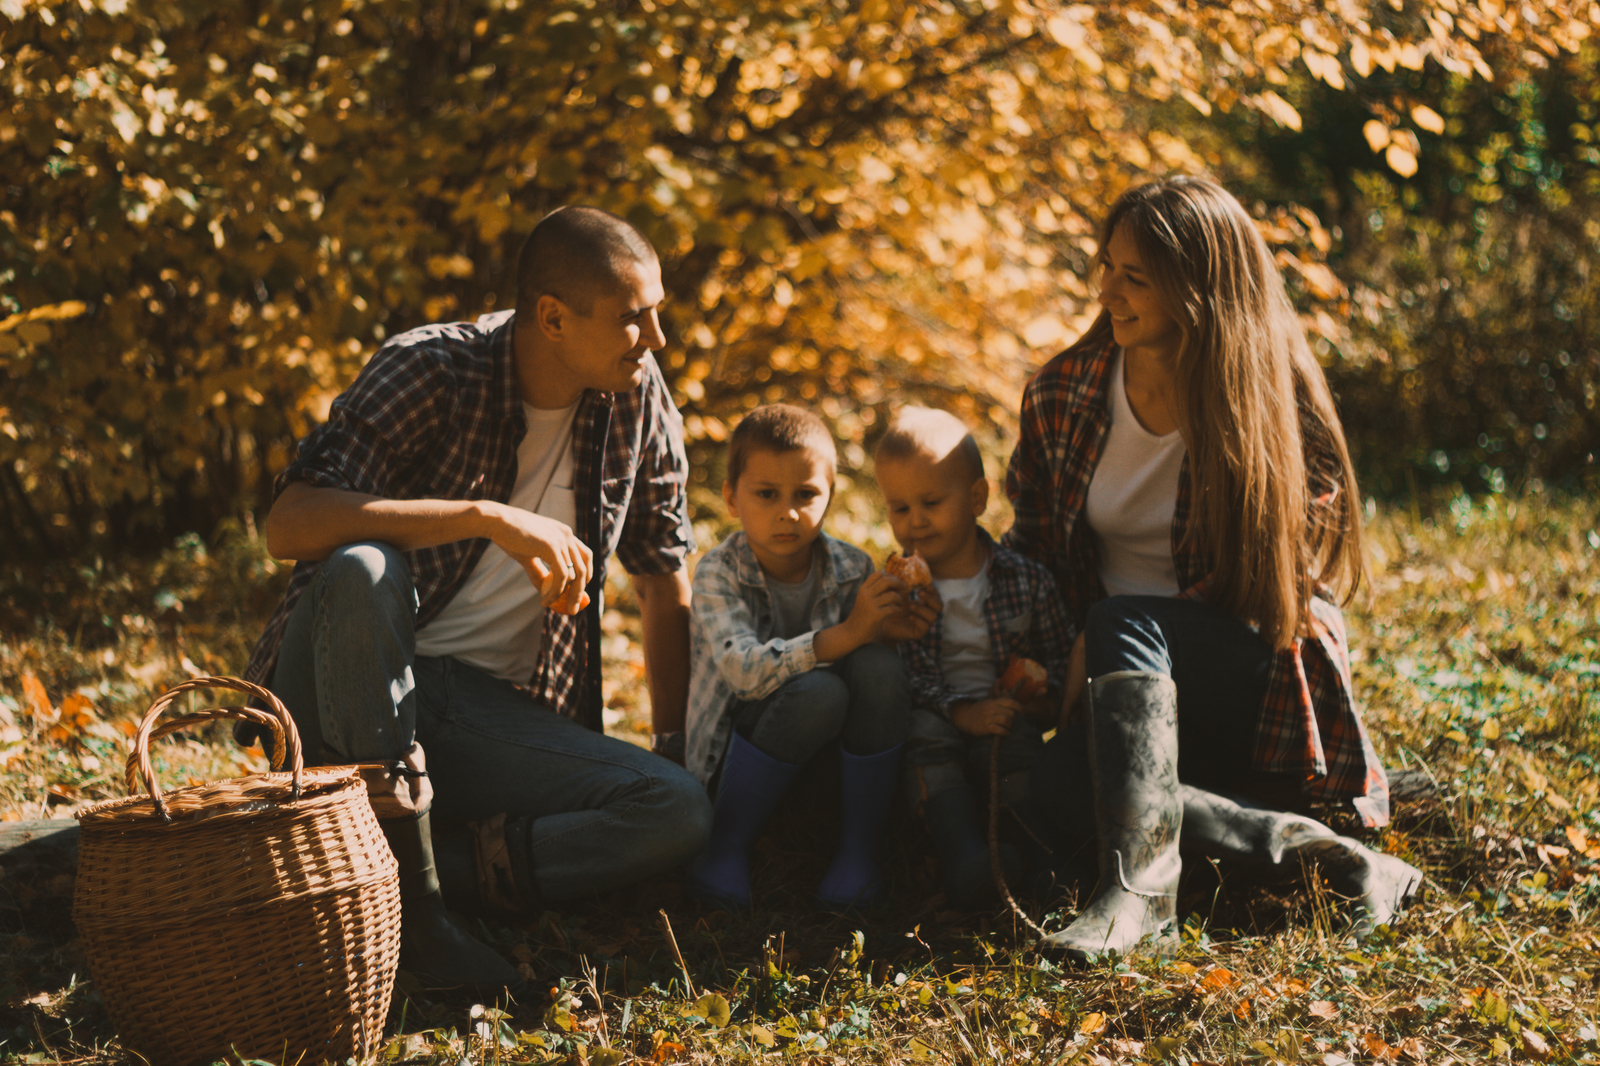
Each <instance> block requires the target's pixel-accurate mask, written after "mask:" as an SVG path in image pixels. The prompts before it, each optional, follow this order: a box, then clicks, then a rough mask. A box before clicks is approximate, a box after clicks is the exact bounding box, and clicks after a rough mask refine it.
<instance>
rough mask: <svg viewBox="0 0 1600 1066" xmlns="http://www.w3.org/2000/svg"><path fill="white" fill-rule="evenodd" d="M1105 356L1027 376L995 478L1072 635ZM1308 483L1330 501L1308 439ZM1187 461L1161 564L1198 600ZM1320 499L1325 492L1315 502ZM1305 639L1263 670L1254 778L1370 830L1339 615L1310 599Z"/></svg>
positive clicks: (1205, 560)
mask: <svg viewBox="0 0 1600 1066" xmlns="http://www.w3.org/2000/svg"><path fill="white" fill-rule="evenodd" d="M1115 352H1116V349H1115V346H1113V345H1111V344H1107V345H1106V346H1105V347H1104V348H1102V349H1100V350H1099V351H1077V352H1074V351H1071V350H1069V351H1067V352H1063V353H1061V354H1060V355H1058V356H1056V357H1055V358H1054V359H1052V360H1050V362H1048V363H1046V364H1045V365H1044V367H1043V368H1041V369H1040V370H1039V372H1038V373H1037V374H1035V375H1034V377H1033V380H1031V381H1030V382H1029V383H1028V387H1027V390H1026V391H1025V392H1024V393H1023V398H1022V432H1021V437H1020V439H1019V440H1018V443H1017V447H1016V450H1015V451H1014V452H1013V453H1012V455H1011V463H1010V465H1009V467H1008V469H1007V471H1006V495H1008V496H1009V497H1010V498H1011V504H1012V507H1013V509H1014V511H1015V518H1014V519H1013V524H1012V526H1011V529H1010V530H1009V531H1008V532H1007V533H1006V535H1005V537H1004V538H1003V539H1004V542H1005V544H1006V545H1007V546H1009V547H1011V548H1015V549H1016V550H1017V551H1019V552H1021V553H1022V554H1024V555H1026V556H1028V557H1029V558H1032V559H1037V560H1039V561H1041V562H1043V563H1044V564H1045V565H1047V566H1048V567H1049V568H1050V570H1051V571H1052V572H1053V573H1054V574H1055V577H1056V582H1057V584H1058V585H1059V586H1060V589H1061V595H1062V598H1063V599H1064V600H1065V602H1066V608H1067V615H1068V618H1069V623H1070V628H1071V634H1072V636H1074V637H1075V636H1076V633H1077V629H1078V628H1079V627H1081V626H1082V625H1083V619H1084V616H1085V615H1086V614H1087V612H1088V610H1089V607H1090V606H1091V605H1092V604H1094V603H1095V602H1096V601H1097V600H1100V599H1103V598H1104V597H1105V595H1106V592H1105V587H1104V586H1103V585H1102V584H1101V583H1100V576H1099V558H1098V552H1097V549H1096V545H1095V538H1094V533H1093V531H1092V530H1091V529H1090V528H1089V523H1088V522H1087V521H1084V520H1083V514H1084V506H1085V503H1086V501H1087V499H1088V495H1089V482H1090V479H1091V478H1093V476H1094V470H1095V466H1096V465H1097V464H1098V463H1099V461H1100V453H1101V450H1102V449H1103V448H1104V446H1105V439H1106V434H1107V433H1108V432H1109V431H1110V429H1111V414H1110V411H1109V410H1108V409H1107V406H1106V404H1107V397H1108V395H1109V389H1110V371H1111V367H1112V366H1113V365H1115V360H1114V359H1113V358H1112V357H1113V355H1114V354H1115ZM1307 463H1308V466H1310V468H1311V474H1310V476H1311V477H1312V478H1313V481H1314V483H1315V484H1317V485H1318V486H1319V487H1324V488H1327V489H1328V490H1329V491H1335V490H1333V489H1332V488H1331V487H1332V486H1333V485H1335V484H1336V482H1334V481H1333V479H1332V478H1331V477H1330V476H1329V473H1328V470H1329V467H1330V463H1331V460H1330V459H1329V452H1328V451H1327V450H1326V449H1324V448H1319V447H1318V446H1317V445H1316V442H1315V441H1308V445H1307ZM1191 491H1192V488H1191V483H1190V480H1189V462H1188V458H1187V456H1185V458H1184V462H1183V466H1182V468H1181V470H1180V472H1179V475H1178V498H1177V505H1176V508H1175V510H1174V512H1173V516H1172V558H1173V562H1174V564H1175V565H1176V568H1177V574H1178V586H1179V588H1181V589H1183V592H1182V593H1181V595H1184V596H1189V597H1194V598H1202V597H1203V596H1204V591H1205V581H1206V577H1207V575H1208V574H1209V573H1210V571H1211V563H1210V560H1209V557H1208V556H1207V554H1206V552H1205V551H1204V550H1203V549H1202V548H1201V547H1200V546H1199V545H1198V544H1196V543H1195V541H1196V539H1197V538H1191V537H1190V536H1189V531H1190V526H1189V515H1190V508H1191V503H1192V501H1191ZM1329 498H1331V497H1330V496H1329V495H1328V492H1326V491H1325V492H1324V493H1323V494H1322V496H1321V502H1325V501H1326V500H1327V499H1329ZM1311 615H1312V630H1313V631H1312V636H1311V637H1310V638H1309V639H1306V640H1297V641H1296V642H1295V646H1294V647H1293V648H1289V649H1285V650H1284V651H1281V652H1279V653H1278V654H1277V655H1276V657H1275V658H1274V659H1273V662H1272V665H1271V667H1270V669H1269V671H1268V678H1267V696H1266V699H1265V701H1264V702H1263V705H1262V708H1261V718H1260V721H1259V724H1258V726H1257V729H1256V736H1255V749H1254V763H1255V766H1256V767H1257V768H1258V769H1260V770H1263V771H1267V772H1273V773H1293V774H1298V775H1300V777H1301V778H1302V780H1304V781H1305V783H1306V785H1305V787H1306V791H1307V792H1309V793H1310V794H1312V795H1314V796H1319V797H1324V798H1329V799H1349V800H1350V802H1351V805H1352V806H1353V807H1354V808H1355V809H1356V811H1357V813H1359V814H1360V816H1361V818H1362V820H1363V822H1365V823H1366V824H1367V825H1369V826H1376V825H1384V824H1387V822H1388V820H1389V783H1388V779H1387V777H1386V776H1385V775H1384V771H1383V765H1382V764H1381V763H1380V762H1379V761H1378V756H1377V752H1376V751H1375V750H1374V749H1373V747H1372V741H1371V738H1369V737H1368V735H1367V731H1366V727H1365V726H1364V725H1363V723H1362V721H1361V713H1360V710H1359V709H1358V708H1357V706H1356V702H1355V694H1354V691H1353V685H1352V683H1351V680H1350V658H1349V651H1348V647H1349V646H1348V644H1347V642H1346V637H1345V628H1344V617H1343V615H1342V614H1341V613H1340V611H1339V608H1338V607H1337V606H1336V605H1335V604H1333V603H1331V602H1329V601H1328V600H1326V599H1323V598H1321V597H1316V598H1314V599H1313V600H1312V601H1311Z"/></svg>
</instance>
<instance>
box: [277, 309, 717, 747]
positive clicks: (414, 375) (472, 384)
mask: <svg viewBox="0 0 1600 1066" xmlns="http://www.w3.org/2000/svg"><path fill="white" fill-rule="evenodd" d="M512 315H513V312H510V311H501V312H497V313H495V314H492V315H484V316H483V317H481V318H479V319H478V320H477V321H476V322H452V323H449V324H447V325H433V326H423V327H421V328H419V329H414V330H410V331H408V332H406V333H402V334H400V335H398V336H396V337H393V338H391V339H390V340H389V342H388V343H386V344H385V345H384V346H383V347H382V348H380V349H379V350H378V353H377V354H376V355H374V356H373V357H372V360H371V361H370V362H369V363H367V365H366V366H365V367H364V368H363V369H362V371H361V373H360V374H359V375H358V376H357V377H356V380H355V382H354V383H353V384H352V385H351V386H350V387H349V388H348V389H346V390H345V391H344V392H343V393H342V394H341V395H340V396H339V397H338V398H337V399H336V400H334V401H333V407H332V410H330V411H329V413H328V420H327V421H326V422H325V423H323V424H322V425H321V426H318V427H317V428H316V429H314V430H313V431H312V432H311V433H310V434H308V435H307V436H306V438H305V439H304V440H303V441H301V442H300V450H299V456H298V458H296V459H295V461H294V463H293V464H291V465H290V466H289V467H288V469H286V470H284V471H283V473H281V474H279V475H278V480H277V484H276V491H277V492H282V491H283V488H284V486H285V485H287V484H288V483H289V482H291V481H304V482H306V483H307V484H309V485H313V486H316V487H319V488H322V487H326V488H341V489H349V490H352V491H355V492H364V493H370V494H371V495H374V496H382V497H385V498H387V499H397V500H414V499H447V500H483V499H492V500H497V501H500V502H502V503H503V502H505V501H506V500H508V499H509V498H510V496H511V489H512V486H513V485H514V484H515V482H516V476H517V445H518V444H520V443H521V441H522V438H523V436H524V435H525V434H526V433H527V429H528V423H527V418H526V416H525V415H524V414H523V410H522V398H521V393H520V391H519V390H518V388H517V379H516V371H515V367H514V364H513V361H512V358H511V334H512V324H513V318H512ZM572 458H573V464H574V471H573V476H574V487H575V489H576V492H577V505H578V507H577V512H578V513H577V528H576V530H575V532H576V533H577V534H578V537H579V538H580V539H581V540H582V541H583V542H584V543H585V544H587V545H588V546H589V550H590V551H592V552H593V553H594V559H595V573H594V579H593V580H592V581H591V582H590V583H589V586H588V591H589V595H590V597H591V599H592V600H593V604H592V605H591V606H590V607H589V608H588V609H586V610H585V611H583V612H581V613H580V614H578V615H577V616H575V617H572V616H568V615H564V614H559V613H556V612H554V611H546V612H545V616H544V654H543V655H542V656H541V657H540V663H539V668H538V672H537V673H536V674H535V676H534V677H532V678H530V679H529V680H528V687H529V688H530V689H531V691H532V695H533V697H534V698H535V699H537V700H539V701H540V702H542V703H544V704H546V705H547V706H549V707H552V708H554V709H555V710H556V711H558V712H560V713H561V714H564V715H566V716H567V717H569V718H575V719H577V720H578V721H579V722H581V723H583V724H584V725H586V726H588V727H589V728H591V729H597V730H598V729H600V728H601V718H600V656H599V642H600V624H599V618H600V612H601V610H602V609H603V608H602V605H601V589H602V588H603V587H604V582H605V567H606V561H607V559H608V558H609V557H610V556H611V554H612V553H613V552H615V553H616V555H617V558H618V559H619V560H621V562H622V565H623V567H624V568H625V569H626V570H627V571H628V572H629V573H633V574H669V573H673V572H675V571H677V570H679V569H681V568H682V567H683V565H684V559H685V557H686V556H687V555H688V553H689V552H691V551H692V550H693V549H694V534H693V531H692V529H691V526H690V523H689V506H688V497H687V493H686V485H687V481H688V461H687V459H686V458H685V456H684V451H683V424H682V422H681V421H680V419H679V417H678V411H677V409H676V408H675V407H673V405H672V397H671V395H670V394H669V393H668V391H667V387H666V383H665V381H663V380H662V377H661V370H660V368H659V367H658V366H657V365H656V363H655V360H654V359H653V358H646V359H645V376H644V382H643V383H642V384H641V385H640V386H639V387H638V388H636V389H634V390H633V391H632V392H625V393H609V392H596V391H594V390H589V391H587V392H585V393H584V394H583V397H582V399H581V400H580V401H579V406H578V413H577V416H576V418H575V419H574V422H573V429H572ZM488 545H489V541H487V540H485V539H482V538H477V539H473V540H463V541H457V542H455V543H453V544H441V545H438V546H437V547H433V548H423V549H419V550H417V551H412V552H407V553H406V557H407V559H409V560H410V562H411V576H412V581H413V583H414V584H415V586H416V590H417V598H418V606H417V628H418V629H420V628H422V627H423V626H425V625H427V624H428V622H429V621H431V620H432V619H433V618H434V617H435V616H437V615H438V613H439V612H440V611H441V610H443V608H444V606H445V605H446V604H447V603H449V602H450V598H451V597H452V596H454V595H455V594H456V591H457V590H458V589H459V588H460V587H461V585H462V582H464V581H465V580H466V578H467V575H468V574H470V573H471V572H472V568H473V567H474V566H476V565H477V563H478V559H479V557H481V556H482V554H483V551H484V549H485V548H486V547H488ZM315 571H316V564H315V563H305V562H302V563H298V564H296V566H295V568H294V574H293V576H292V577H291V578H290V580H289V589H288V592H287V593H286V594H285V595H284V597H283V602H282V603H280V604H279V605H278V610H277V612H276V613H275V614H273V616H272V618H271V620H270V621H268V623H267V628H266V631H265V632H264V633H263V634H262V636H261V640H260V641H259V642H258V643H257V644H256V649H255V653H254V654H253V655H252V656H251V659H250V665H249V667H248V668H247V670H246V671H245V677H246V678H247V679H248V680H251V681H254V682H256V683H257V684H263V685H264V684H266V683H267V681H268V680H269V679H270V678H271V677H272V671H273V669H274V668H275V667H276V665H277V660H278V647H279V645H280V644H281V643H282V640H283V631H284V628H285V626H286V625H287V624H288V621H289V613H290V611H292V610H293V609H294V605H295V602H296V601H297V600H298V599H299V597H300V593H301V592H302V591H303V590H304V589H305V587H306V585H307V584H308V583H309V582H310V580H311V575H312V574H313V573H314V572H315Z"/></svg>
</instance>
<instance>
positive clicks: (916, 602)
mask: <svg viewBox="0 0 1600 1066" xmlns="http://www.w3.org/2000/svg"><path fill="white" fill-rule="evenodd" d="M942 610H944V601H943V600H941V599H940V598H939V590H938V589H936V588H934V587H933V586H932V585H927V586H924V587H923V589H922V591H921V592H919V593H918V594H917V595H916V596H914V597H910V598H908V599H907V601H906V606H905V609H904V610H902V611H901V612H900V613H899V614H896V615H894V616H893V617H892V618H890V619H889V620H888V621H886V622H885V623H884V624H883V632H882V633H881V634H880V635H879V636H880V639H882V640H886V641H888V642H889V643H891V644H898V643H900V642H901V641H903V640H921V639H922V638H923V637H925V636H927V634H928V630H930V629H932V628H933V624H934V623H935V622H937V621H938V620H939V612H940V611H942Z"/></svg>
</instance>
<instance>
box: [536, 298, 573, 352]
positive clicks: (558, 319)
mask: <svg viewBox="0 0 1600 1066" xmlns="http://www.w3.org/2000/svg"><path fill="white" fill-rule="evenodd" d="M571 315H572V310H571V308H569V307H568V306H567V305H566V304H564V303H562V302H561V301H560V300H559V299H557V298H556V297H554V296H551V295H550V294H549V293H545V294H544V295H543V296H541V297H539V302H538V303H536V304H534V305H533V321H534V322H535V323H536V324H537V325H538V327H539V332H540V333H542V334H544V335H545V337H547V338H549V339H550V340H553V341H559V340H562V339H563V338H564V337H565V335H566V328H567V319H568V318H569V317H571Z"/></svg>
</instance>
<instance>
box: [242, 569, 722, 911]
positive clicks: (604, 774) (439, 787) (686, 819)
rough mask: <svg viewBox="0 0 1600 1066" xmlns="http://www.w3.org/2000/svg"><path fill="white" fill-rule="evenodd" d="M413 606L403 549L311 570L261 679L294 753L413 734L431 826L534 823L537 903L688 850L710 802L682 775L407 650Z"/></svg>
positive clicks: (390, 743)
mask: <svg viewBox="0 0 1600 1066" xmlns="http://www.w3.org/2000/svg"><path fill="white" fill-rule="evenodd" d="M416 610H417V596H416V591H415V589H414V588H413V586H412V582H411V570H410V567H409V565H408V564H407V562H406V558H405V556H404V555H402V554H401V553H400V552H398V551H396V550H394V549H393V548H391V547H390V546H388V545H386V544H353V545H347V546H345V547H343V548H341V549H339V550H338V551H336V552H335V553H333V554H332V555H331V556H329V557H328V558H327V559H326V560H325V561H324V562H323V563H322V564H321V565H320V566H318V567H317V572H316V576H315V577H314V579H313V580H312V583H311V585H310V586H309V587H308V588H307V589H306V591H305V593H304V595H303V596H302V597H301V599H300V602H299V603H297V604H296V605H295V609H294V612H293V613H292V614H291V616H290V619H289V625H288V629H287V631H286V632H285V634H284V641H283V648H282V651H281V652H280V658H279V660H278V667H277V670H276V672H275V673H274V674H273V678H272V686H271V687H272V690H273V692H274V693H275V694H276V695H277V696H278V698H279V699H281V700H283V702H284V704H285V706H287V707H288V709H289V711H290V713H291V714H292V715H293V716H294V720H295V724H296V726H298V727H299V730H300V733H301V737H302V739H303V740H304V742H305V747H306V758H307V762H317V761H320V760H322V759H327V760H329V761H337V762H364V761H378V760H386V759H393V758H396V757H397V756H398V755H399V754H400V753H401V752H403V751H404V750H405V749H406V748H408V747H410V746H411V744H412V742H413V741H415V742H417V743H420V744H421V745H422V748H423V751H424V752H425V753H426V757H427V763H428V776H429V777H430V778H431V779H432V781H433V787H434V808H433V809H434V818H435V820H436V822H437V823H438V824H441V825H450V824H458V823H461V822H465V821H468V820H471V819H479V818H487V817H490V816H492V815H495V814H502V813H504V814H509V815H512V816H528V817H531V818H533V819H534V821H533V823H532V829H531V834H530V838H531V847H532V854H533V859H534V864H535V868H536V869H535V876H536V878H537V880H538V886H537V887H538V890H539V892H540V893H541V894H542V895H543V896H544V897H545V898H547V899H567V898H571V897H575V896H582V895H586V894H589V893H593V892H597V891H603V890H606V889H612V888H618V887H621V886H622V885H625V884H627V883H629V882H632V881H636V880H639V879H641V878H645V877H651V876H656V875H660V874H663V873H666V872H667V871H669V870H671V869H673V868H674V867H677V866H679V865H681V864H683V863H685V862H687V861H688V860H689V859H690V858H692V857H693V856H694V855H696V854H698V853H699V852H700V850H701V849H702V848H703V847H704V846H705V841H706V836H707V834H708V832H709V831H710V825H711V804H710V802H709V801H708V800H707V798H706V794H705V790H704V789H703V788H702V787H701V786H700V783H699V782H698V781H696V780H695V779H694V777H693V776H692V775H690V774H689V772H688V771H686V770H684V769H683V768H682V767H680V766H677V765H675V764H673V763H671V762H668V761H667V760H666V759H663V758H660V757H659V756H656V755H652V754H651V753H650V752H648V751H645V750H644V749H642V748H640V747H637V746H635V745H633V744H629V743H627V742H625V741H621V740H616V739H613V738H611V737H607V736H604V735H602V734H599V733H595V732H591V731H590V730H588V729H585V728H584V727H583V726H580V725H578V724H577V723H576V722H573V721H571V720H570V719H567V718H564V717H562V716H561V715H558V714H556V713H555V712H554V711H552V710H550V709H549V708H548V707H546V706H544V705H543V704H541V703H538V702H537V701H535V700H534V699H533V698H532V697H531V696H529V695H528V694H527V693H526V692H523V691H521V690H519V689H518V688H517V687H516V686H515V685H512V684H511V683H510V682H508V681H503V680H501V679H500V678H497V677H494V676H492V675H490V674H488V673H485V672H484V671H482V670H480V669H478V668H476V667H474V666H470V665H468V664H466V663H463V662H461V661H459V660H457V659H454V658H452V657H450V656H440V657H430V656H417V655H415V654H414V649H415V647H416V634H415V619H416ZM594 653H595V654H598V653H599V649H595V652H594ZM323 752H325V753H326V754H325V755H324V754H322V753H323Z"/></svg>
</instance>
